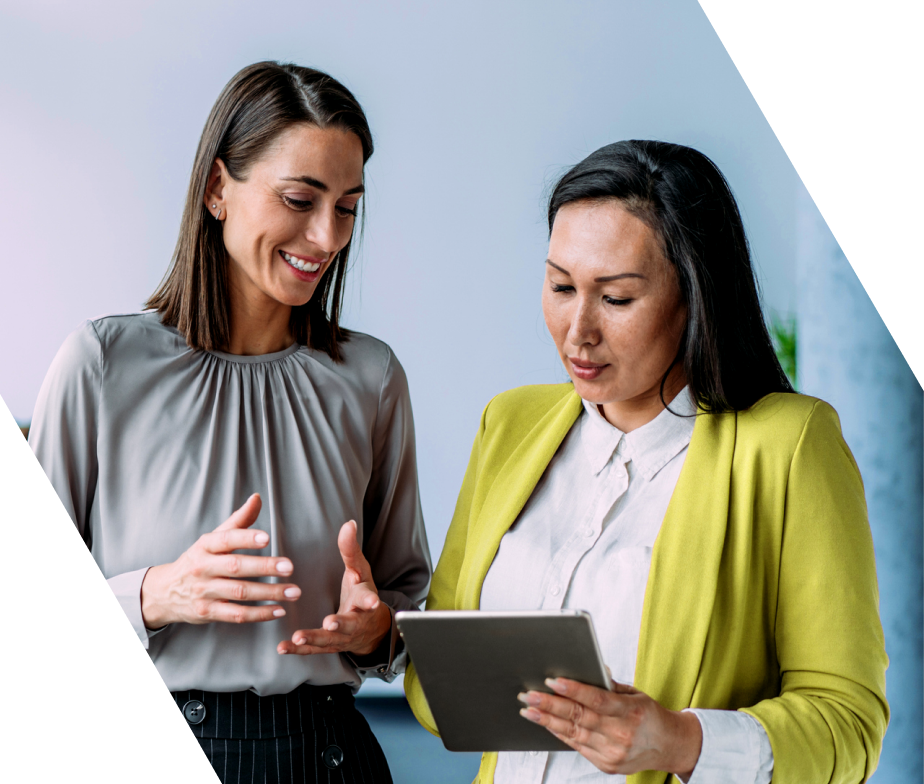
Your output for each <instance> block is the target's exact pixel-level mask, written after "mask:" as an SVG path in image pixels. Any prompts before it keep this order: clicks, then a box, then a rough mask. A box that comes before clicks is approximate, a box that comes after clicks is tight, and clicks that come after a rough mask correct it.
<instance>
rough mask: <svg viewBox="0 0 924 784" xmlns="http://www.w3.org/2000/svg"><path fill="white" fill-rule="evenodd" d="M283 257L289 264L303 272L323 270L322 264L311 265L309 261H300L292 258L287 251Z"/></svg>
mask: <svg viewBox="0 0 924 784" xmlns="http://www.w3.org/2000/svg"><path fill="white" fill-rule="evenodd" d="M282 257H283V258H284V259H285V260H286V261H287V262H289V264H291V265H292V266H293V267H295V269H297V270H301V271H302V272H317V271H318V270H319V269H321V264H320V263H317V264H310V263H309V262H307V261H300V260H299V259H297V258H295V256H290V255H289V254H288V253H286V252H285V251H282Z"/></svg>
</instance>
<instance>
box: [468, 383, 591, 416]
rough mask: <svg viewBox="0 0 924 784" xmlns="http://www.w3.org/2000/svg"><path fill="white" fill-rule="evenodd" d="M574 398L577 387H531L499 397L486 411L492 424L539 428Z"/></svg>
mask: <svg viewBox="0 0 924 784" xmlns="http://www.w3.org/2000/svg"><path fill="white" fill-rule="evenodd" d="M573 394H574V385H573V384H571V383H570V382H569V383H567V384H531V385H529V386H525V387H516V388H515V389H508V390H507V391H506V392H501V393H500V394H499V395H496V396H495V397H494V398H492V399H491V401H490V402H489V403H488V405H487V406H486V407H485V419H486V421H490V422H491V423H492V424H496V425H503V424H518V423H523V424H527V423H528V424H535V423H536V422H537V421H538V420H540V419H542V417H544V416H545V415H546V414H548V412H549V411H551V410H552V409H553V408H555V407H556V406H557V405H559V404H560V403H561V402H562V401H563V400H565V399H566V398H568V397H570V396H571V395H573Z"/></svg>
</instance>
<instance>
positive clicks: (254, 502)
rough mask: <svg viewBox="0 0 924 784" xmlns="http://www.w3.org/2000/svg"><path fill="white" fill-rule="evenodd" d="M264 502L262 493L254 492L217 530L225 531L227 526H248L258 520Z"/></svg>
mask: <svg viewBox="0 0 924 784" xmlns="http://www.w3.org/2000/svg"><path fill="white" fill-rule="evenodd" d="M262 506H263V502H262V501H261V500H260V494H259V493H254V494H253V495H252V496H250V498H248V499H247V500H246V501H244V503H243V505H242V506H241V507H240V508H239V509H236V510H235V511H234V512H233V513H232V514H231V516H230V517H229V518H228V519H227V520H225V521H224V522H223V523H222V524H221V525H220V526H218V528H216V529H215V530H216V531H223V530H225V529H227V528H248V527H250V526H251V525H253V524H254V523H255V522H256V521H257V517H258V516H259V514H260V509H261V508H262Z"/></svg>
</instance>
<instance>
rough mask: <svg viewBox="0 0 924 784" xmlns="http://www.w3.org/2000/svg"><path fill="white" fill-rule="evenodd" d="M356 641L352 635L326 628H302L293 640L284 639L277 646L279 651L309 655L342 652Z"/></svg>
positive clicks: (294, 635)
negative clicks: (330, 630)
mask: <svg viewBox="0 0 924 784" xmlns="http://www.w3.org/2000/svg"><path fill="white" fill-rule="evenodd" d="M352 642H355V640H353V638H352V637H350V636H349V635H346V634H340V633H338V632H329V631H327V630H326V629H300V630H299V631H297V632H295V634H293V635H292V639H291V640H283V641H282V642H281V643H279V645H278V646H277V647H276V650H277V651H278V652H279V653H296V654H301V655H303V656H304V655H309V654H315V653H341V652H342V651H346V650H349V647H350V644H351V643H352Z"/></svg>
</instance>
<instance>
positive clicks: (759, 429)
mask: <svg viewBox="0 0 924 784" xmlns="http://www.w3.org/2000/svg"><path fill="white" fill-rule="evenodd" d="M737 422H738V434H739V438H742V437H744V438H754V439H756V440H763V441H766V440H772V441H782V442H786V443H788V444H791V446H792V447H793V448H795V446H796V445H797V444H798V442H799V441H800V440H802V439H803V438H804V437H805V434H806V431H810V432H811V433H815V432H817V431H827V432H830V433H835V432H836V433H837V434H838V435H840V420H839V419H838V416H837V412H836V411H835V410H834V409H833V408H832V407H831V406H830V405H828V404H827V403H825V401H824V400H819V399H818V398H816V397H811V396H809V395H799V394H795V393H791V392H774V393H772V394H770V395H766V396H765V397H762V398H761V399H760V400H758V401H757V402H756V403H755V404H754V405H753V406H751V407H750V408H749V409H747V410H745V411H739V412H738V416H737Z"/></svg>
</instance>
